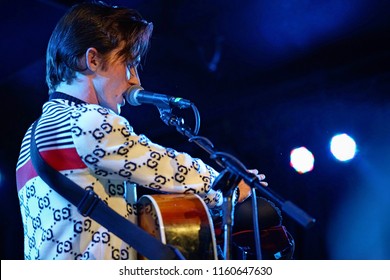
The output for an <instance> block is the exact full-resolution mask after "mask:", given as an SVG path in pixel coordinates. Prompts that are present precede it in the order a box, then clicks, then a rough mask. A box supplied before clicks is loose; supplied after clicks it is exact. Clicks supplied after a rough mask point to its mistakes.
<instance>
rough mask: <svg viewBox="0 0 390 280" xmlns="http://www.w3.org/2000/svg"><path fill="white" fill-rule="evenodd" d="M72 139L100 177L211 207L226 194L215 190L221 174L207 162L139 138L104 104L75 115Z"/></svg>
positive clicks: (77, 110)
mask: <svg viewBox="0 0 390 280" xmlns="http://www.w3.org/2000/svg"><path fill="white" fill-rule="evenodd" d="M71 123H72V137H73V140H74V143H75V146H76V149H77V152H78V153H79V155H80V157H81V159H82V160H83V161H84V162H85V164H86V165H87V166H88V168H89V169H90V170H91V171H92V173H93V174H94V175H95V176H97V177H100V178H105V179H112V180H127V181H130V182H132V183H136V184H138V185H140V186H143V187H146V188H150V189H154V190H157V191H160V192H168V193H189V194H190V193H192V194H197V195H199V196H200V197H202V198H203V200H204V201H205V202H206V204H207V205H208V206H209V207H211V208H212V207H214V206H220V205H221V204H222V195H221V193H220V192H219V191H214V190H212V189H211V184H212V183H213V181H214V179H215V178H216V177H217V176H218V172H217V171H216V170H214V169H213V168H212V167H211V166H209V165H207V164H205V163H204V162H203V161H202V160H200V159H197V158H193V157H191V156H190V155H188V154H187V153H181V152H177V151H176V150H174V149H171V148H165V147H163V146H161V145H158V144H155V143H153V142H152V141H150V140H149V139H148V138H147V137H146V136H145V135H137V134H136V133H134V131H133V128H132V127H131V126H130V124H129V122H128V121H127V120H126V119H125V118H123V117H121V116H119V115H116V114H115V113H113V112H111V111H110V110H107V109H105V108H102V107H100V106H98V105H87V106H84V107H79V108H77V109H76V110H75V111H74V112H73V113H72V114H71Z"/></svg>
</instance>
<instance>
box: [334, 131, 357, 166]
mask: <svg viewBox="0 0 390 280" xmlns="http://www.w3.org/2000/svg"><path fill="white" fill-rule="evenodd" d="M330 151H331V152H332V154H333V156H334V157H335V158H336V159H338V160H340V161H348V160H351V159H352V158H354V157H355V154H356V143H355V140H353V139H352V137H350V136H349V135H347V134H346V133H342V134H338V135H335V136H333V138H332V140H331V141H330Z"/></svg>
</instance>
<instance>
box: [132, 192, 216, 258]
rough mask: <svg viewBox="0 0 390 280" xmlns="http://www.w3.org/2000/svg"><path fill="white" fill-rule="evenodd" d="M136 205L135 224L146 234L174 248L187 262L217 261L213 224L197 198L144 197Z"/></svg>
mask: <svg viewBox="0 0 390 280" xmlns="http://www.w3.org/2000/svg"><path fill="white" fill-rule="evenodd" d="M138 204H139V206H138V207H139V209H138V210H139V212H138V213H139V215H138V224H139V226H140V227H141V228H143V229H144V230H146V231H147V232H148V233H149V234H151V235H152V236H154V237H155V238H157V239H159V240H160V241H161V242H163V243H164V244H170V245H172V246H175V247H176V248H177V249H178V250H179V251H180V252H181V253H182V254H183V256H184V257H185V258H186V259H188V260H207V259H213V260H217V259H218V257H217V249H216V239H215V232H214V227H213V222H212V219H211V216H210V213H209V211H208V209H207V206H206V204H205V203H204V201H203V200H202V199H201V198H200V197H199V196H197V195H193V194H188V195H185V194H153V195H144V196H142V197H141V198H140V199H139V201H138ZM139 259H145V258H144V257H143V256H139Z"/></svg>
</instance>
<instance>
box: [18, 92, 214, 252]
mask: <svg viewBox="0 0 390 280" xmlns="http://www.w3.org/2000/svg"><path fill="white" fill-rule="evenodd" d="M35 134H36V135H35V136H36V143H37V147H38V149H39V152H40V154H41V156H42V158H43V159H44V160H45V161H46V162H47V163H49V164H50V165H51V166H52V167H54V168H55V169H56V170H58V171H60V172H61V173H62V174H64V175H66V176H67V177H68V178H69V179H71V180H72V181H74V182H75V183H77V184H78V185H79V186H80V187H82V188H85V189H92V190H93V191H94V192H95V193H96V194H97V195H98V196H99V197H100V198H101V199H102V200H103V201H104V202H106V203H107V204H108V205H109V206H110V207H111V208H112V209H114V210H115V211H116V212H118V213H119V214H120V215H122V216H123V217H125V218H126V219H128V220H129V221H131V222H133V223H137V207H136V202H137V193H136V186H137V185H138V186H142V187H146V188H150V189H153V190H157V191H160V192H166V193H190V194H197V195H199V196H200V197H201V198H202V199H203V200H204V202H205V203H206V205H207V206H209V207H210V208H213V207H214V206H216V205H218V206H219V205H221V203H222V196H221V194H220V192H219V191H214V190H212V189H211V184H212V182H213V181H214V179H215V178H216V176H217V175H218V173H217V172H216V171H215V170H214V169H213V168H212V167H210V166H208V165H206V164H204V163H203V162H202V161H201V160H199V159H195V158H192V157H191V156H189V155H188V154H186V153H179V152H177V151H176V150H174V149H170V148H165V147H162V146H160V145H157V144H155V143H153V142H151V141H150V140H149V139H148V138H147V137H146V136H144V135H137V134H136V133H134V131H133V128H132V127H131V126H130V124H129V123H128V121H127V120H126V119H124V118H123V117H121V116H119V115H117V114H115V113H114V112H113V111H111V110H109V109H106V108H103V107H101V106H99V105H94V104H87V103H85V102H83V101H81V100H79V99H77V98H74V97H71V96H69V95H66V94H63V93H58V92H57V93H53V94H52V95H51V98H50V100H49V101H48V102H46V103H45V104H44V106H43V113H42V116H41V118H40V119H39V122H38V125H37V128H36V133H35ZM30 136H31V127H30V128H29V129H28V131H27V133H26V135H25V137H24V139H23V142H22V145H21V152H20V156H19V160H18V163H17V168H16V175H17V187H18V196H19V201H20V209H21V214H22V220H23V226H24V255H25V259H136V258H137V253H136V252H135V250H134V249H132V248H131V246H129V245H128V244H126V243H125V242H124V241H122V240H121V239H119V238H118V237H116V236H115V235H114V234H112V233H110V232H109V231H108V230H107V229H105V228H104V227H102V226H101V225H99V224H98V223H96V222H95V221H94V220H92V219H90V218H88V217H83V216H82V215H81V214H80V213H79V212H78V211H77V208H76V206H74V205H71V204H70V203H69V202H68V201H67V200H66V199H64V198H63V197H62V196H61V195H59V194H58V193H57V192H56V191H54V190H53V189H52V188H50V187H49V186H48V185H47V184H46V183H44V182H43V180H42V179H41V178H40V177H39V176H37V173H36V171H35V170H34V168H33V166H32V162H31V159H30Z"/></svg>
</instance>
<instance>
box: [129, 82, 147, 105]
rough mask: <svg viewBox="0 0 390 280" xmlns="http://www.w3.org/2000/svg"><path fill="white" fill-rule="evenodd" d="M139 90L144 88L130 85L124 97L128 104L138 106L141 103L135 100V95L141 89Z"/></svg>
mask: <svg viewBox="0 0 390 280" xmlns="http://www.w3.org/2000/svg"><path fill="white" fill-rule="evenodd" d="M141 90H144V88H143V87H141V86H138V85H134V86H131V87H130V88H129V89H128V90H127V91H126V93H125V99H126V101H127V102H128V103H129V104H130V105H133V106H138V105H141V103H139V102H138V101H137V95H138V93H139V92H140V91H141Z"/></svg>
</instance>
